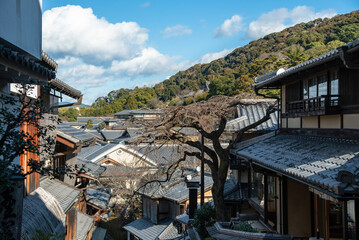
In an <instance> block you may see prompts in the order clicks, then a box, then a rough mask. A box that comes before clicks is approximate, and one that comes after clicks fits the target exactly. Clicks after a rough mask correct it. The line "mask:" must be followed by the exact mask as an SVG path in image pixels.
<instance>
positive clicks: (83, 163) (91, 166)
mask: <svg viewBox="0 0 359 240" xmlns="http://www.w3.org/2000/svg"><path fill="white" fill-rule="evenodd" d="M76 164H77V166H78V167H79V168H83V169H84V170H85V174H87V175H90V176H91V177H94V178H97V177H99V176H100V175H101V174H102V173H103V172H104V171H105V170H106V167H103V166H100V165H98V164H96V163H93V162H91V161H88V160H86V159H82V158H79V157H77V162H76Z"/></svg>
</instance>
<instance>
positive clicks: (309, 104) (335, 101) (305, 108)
mask: <svg viewBox="0 0 359 240" xmlns="http://www.w3.org/2000/svg"><path fill="white" fill-rule="evenodd" d="M339 110H340V96H339V95H322V96H320V97H315V98H309V99H303V100H299V101H292V102H287V104H286V112H285V113H282V116H283V117H303V116H319V115H327V114H336V113H338V112H339Z"/></svg>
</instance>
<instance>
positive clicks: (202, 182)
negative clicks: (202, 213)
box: [201, 134, 204, 207]
mask: <svg viewBox="0 0 359 240" xmlns="http://www.w3.org/2000/svg"><path fill="white" fill-rule="evenodd" d="M201 137H202V139H201V142H202V149H201V155H202V159H201V207H202V206H203V204H204V137H203V134H201Z"/></svg>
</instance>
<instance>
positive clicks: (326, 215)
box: [324, 200, 329, 240]
mask: <svg viewBox="0 0 359 240" xmlns="http://www.w3.org/2000/svg"><path fill="white" fill-rule="evenodd" d="M324 208H325V210H324V214H325V217H324V218H325V239H327V240H329V201H328V200H324Z"/></svg>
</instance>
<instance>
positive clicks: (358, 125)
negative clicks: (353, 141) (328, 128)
mask: <svg viewBox="0 0 359 240" xmlns="http://www.w3.org/2000/svg"><path fill="white" fill-rule="evenodd" d="M343 128H350V129H359V114H344V115H343Z"/></svg>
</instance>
